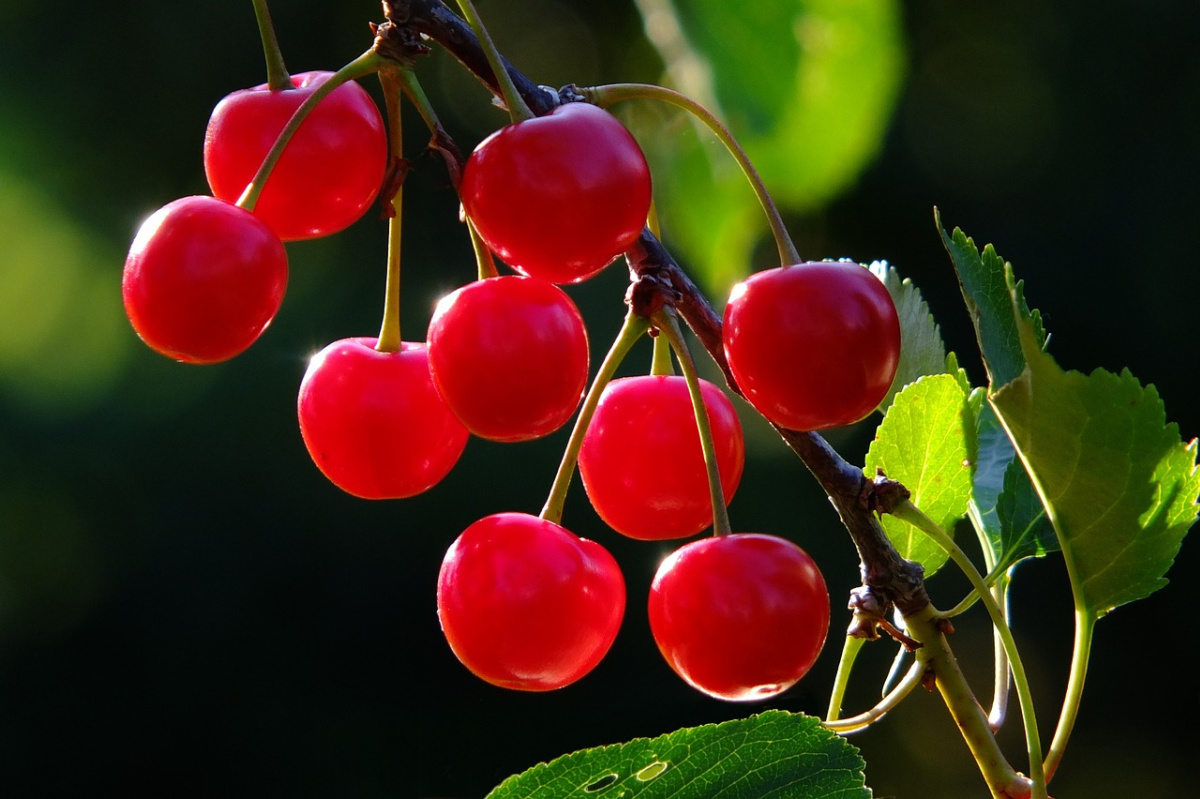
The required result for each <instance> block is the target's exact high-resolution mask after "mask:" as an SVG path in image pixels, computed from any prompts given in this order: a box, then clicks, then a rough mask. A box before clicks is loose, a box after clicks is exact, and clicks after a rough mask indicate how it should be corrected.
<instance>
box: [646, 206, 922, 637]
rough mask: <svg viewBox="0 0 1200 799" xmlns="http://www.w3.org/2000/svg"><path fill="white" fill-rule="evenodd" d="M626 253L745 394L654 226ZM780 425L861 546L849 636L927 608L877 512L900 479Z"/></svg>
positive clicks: (714, 318)
mask: <svg viewBox="0 0 1200 799" xmlns="http://www.w3.org/2000/svg"><path fill="white" fill-rule="evenodd" d="M625 257H626V260H628V262H629V268H630V272H631V278H632V279H633V280H634V282H635V284H636V283H638V282H639V281H649V282H650V285H652V286H658V287H667V288H669V289H670V291H671V293H672V294H673V295H674V296H673V298H672V300H671V301H673V302H674V304H675V307H676V310H678V312H679V314H680V316H682V317H683V319H684V321H686V322H687V324H688V326H689V327H690V328H691V329H692V331H693V332H694V333H695V334H696V337H697V338H698V339H699V340H700V343H701V344H702V345H703V346H704V349H705V350H707V351H708V354H709V356H710V357H712V359H713V361H714V362H715V363H716V364H717V366H718V367H719V368H720V369H721V372H722V373H723V374H724V375H725V381H726V383H728V385H729V388H730V390H732V391H734V392H736V393H737V394H739V395H741V394H742V391H741V389H740V388H739V387H738V385H737V381H736V380H735V379H734V377H733V373H732V372H731V371H730V369H729V363H728V361H726V359H725V348H724V344H723V343H722V340H721V317H720V316H718V315H717V313H716V311H715V310H713V307H712V305H711V304H710V303H709V301H708V300H707V298H705V296H704V294H703V293H702V292H701V291H700V289H699V288H697V286H696V284H695V283H694V282H693V281H692V279H691V278H690V277H688V276H687V274H686V273H685V272H684V271H683V270H682V269H681V268H680V267H679V265H678V264H677V263H676V262H675V259H674V258H673V257H672V256H671V254H670V253H669V252H668V251H667V250H666V248H665V247H663V246H662V243H661V242H659V241H658V239H657V238H655V236H654V234H652V233H651V232H650V231H649V230H648V229H647V230H643V231H642V235H641V237H640V238H639V239H638V241H637V242H636V243H635V244H634V245H633V247H632V248H630V250H629V251H628V252H626V253H625ZM775 430H776V431H777V432H778V433H779V435H780V436H781V437H782V438H783V440H784V442H785V443H786V444H787V445H788V447H789V448H790V449H791V450H792V452H794V453H796V455H797V456H798V457H799V458H800V460H801V461H802V462H803V463H804V465H805V466H806V467H807V468H808V470H809V471H810V472H811V473H812V475H813V476H814V477H815V478H816V479H817V482H819V483H820V484H821V487H822V488H823V489H825V493H826V494H828V495H829V498H830V500H831V501H832V502H833V505H834V508H836V509H837V512H838V515H839V516H840V517H841V520H842V524H844V525H845V527H846V530H847V531H848V532H849V533H850V538H851V539H852V540H853V541H854V546H855V548H856V549H857V551H858V556H859V560H860V564H861V565H860V570H861V576H862V581H863V587H862V588H860V589H857V590H856V592H855V594H854V596H853V598H852V600H851V608H852V609H853V610H854V611H855V616H856V624H855V625H854V626H852V627H851V634H854V635H859V636H862V637H874V636H875V635H877V633H876V631H875V628H876V626H877V625H878V621H877V620H878V619H885V618H886V614H887V612H888V610H889V609H890V608H891V607H892V606H893V605H894V606H895V607H896V608H897V609H898V610H899V611H900V612H901V613H902V614H904V615H908V614H910V613H915V612H917V611H919V610H921V609H922V608H924V607H925V606H926V605H928V604H929V596H928V595H927V594H926V592H925V583H924V579H923V570H922V569H921V566H920V564H918V563H914V562H912V561H909V560H905V559H904V558H902V557H900V553H899V552H897V551H896V548H895V547H894V546H892V542H891V540H889V539H888V537H887V534H886V533H884V531H883V527H882V526H880V524H879V520H878V518H877V517H876V515H875V513H874V511H876V510H878V509H880V507H881V504H882V503H884V502H886V501H887V499H886V497H888V496H889V495H890V494H892V493H895V492H896V491H897V490H900V491H903V487H902V486H900V485H899V484H898V483H895V482H894V481H889V480H882V481H880V480H874V481H873V480H869V479H868V478H867V477H866V476H865V475H864V474H863V473H862V470H861V469H859V468H857V467H855V466H854V465H852V464H851V463H849V462H848V461H846V460H845V459H844V458H843V457H842V456H841V455H839V454H838V453H837V451H836V450H834V449H833V447H831V446H829V443H828V442H827V441H826V440H825V439H824V438H823V437H822V436H820V435H819V434H817V433H811V432H801V431H797V430H788V429H786V428H783V427H779V426H778V425H776V426H775Z"/></svg>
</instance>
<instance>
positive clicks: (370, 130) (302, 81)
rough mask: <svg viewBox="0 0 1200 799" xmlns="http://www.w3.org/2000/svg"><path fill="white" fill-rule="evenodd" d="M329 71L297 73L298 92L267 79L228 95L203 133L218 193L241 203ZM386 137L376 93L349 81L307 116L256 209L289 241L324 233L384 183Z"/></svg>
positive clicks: (353, 214) (207, 167) (346, 220)
mask: <svg viewBox="0 0 1200 799" xmlns="http://www.w3.org/2000/svg"><path fill="white" fill-rule="evenodd" d="M332 74H333V73H331V72H304V73H300V74H297V75H293V76H292V83H293V85H294V86H295V87H296V88H295V89H284V90H280V91H272V90H270V89H268V88H267V85H266V84H262V85H261V86H255V87H253V88H251V89H242V90H239V91H236V92H233V93H232V94H230V95H227V96H226V97H225V98H224V99H223V100H221V102H219V103H217V106H216V108H214V109H213V112H212V116H211V118H210V119H209V122H208V131H207V132H206V134H205V137H204V171H205V173H206V174H207V175H208V184H209V186H210V187H211V188H212V192H213V194H214V195H215V196H217V197H222V198H224V199H227V200H237V199H238V198H239V197H240V196H241V194H242V192H243V191H245V189H246V186H247V184H249V183H250V181H251V179H252V178H253V177H254V174H255V172H257V171H258V168H259V166H261V165H262V162H263V159H264V158H265V157H266V155H267V152H268V151H269V150H270V149H271V146H272V145H273V144H274V143H275V139H276V138H278V136H279V133H280V131H282V130H283V127H284V125H286V124H287V122H288V120H289V119H291V117H292V114H293V113H294V112H295V111H296V109H297V108H299V107H300V104H301V103H303V102H304V100H305V99H306V98H307V97H309V96H310V95H311V94H312V93H313V92H314V91H316V89H317V88H318V87H319V86H320V85H321V84H323V83H324V82H325V81H327V80H328V79H329V77H330V76H331V75H332ZM386 164H387V134H386V131H385V129H384V124H383V118H382V117H381V116H380V114H379V109H378V107H376V105H375V103H374V101H373V100H372V99H371V96H370V95H369V94H367V92H366V90H365V89H363V87H362V86H360V85H359V84H357V83H355V82H354V81H350V82H348V83H344V84H342V85H341V86H338V87H337V88H336V89H334V90H333V91H332V92H331V93H330V94H329V95H328V96H327V97H325V98H324V99H323V100H321V102H320V103H318V104H317V107H316V108H314V109H313V110H312V112H311V113H310V114H309V115H308V117H306V118H305V120H304V122H303V123H302V124H301V125H300V127H299V128H298V129H297V131H296V134H295V135H294V136H293V137H292V139H291V141H290V142H289V143H288V145H287V148H286V149H285V150H284V152H283V155H282V156H281V157H280V159H279V161H278V162H277V163H276V165H275V168H274V169H273V170H272V171H271V176H270V178H268V180H267V183H266V186H265V187H264V188H263V192H262V194H261V196H260V197H259V199H258V202H257V204H256V205H255V206H254V213H256V214H257V215H258V216H260V217H262V218H263V219H264V220H266V222H267V224H269V225H270V226H271V227H272V228H273V229H274V230H275V231H276V232H277V233H278V234H279V237H280V238H281V239H283V240H284V241H296V240H299V239H311V238H315V237H317V236H327V235H329V234H331V233H336V232H338V231H339V230H342V229H344V228H346V227H348V226H349V225H350V224H351V223H352V222H354V221H356V220H357V219H358V218H359V217H360V216H362V214H363V212H364V211H365V210H366V209H367V208H368V207H369V206H370V205H371V203H372V202H373V201H374V199H375V195H376V193H377V192H378V190H379V187H380V184H381V183H382V182H383V173H384V168H385V166H386Z"/></svg>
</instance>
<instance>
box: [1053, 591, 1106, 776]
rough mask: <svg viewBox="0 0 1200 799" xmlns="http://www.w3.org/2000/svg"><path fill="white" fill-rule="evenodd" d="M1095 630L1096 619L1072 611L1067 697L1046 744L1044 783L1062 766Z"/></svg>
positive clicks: (1081, 697)
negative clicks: (1073, 616)
mask: <svg viewBox="0 0 1200 799" xmlns="http://www.w3.org/2000/svg"><path fill="white" fill-rule="evenodd" d="M1095 628H1096V617H1095V616H1094V615H1093V614H1091V613H1089V612H1087V611H1085V610H1080V609H1079V608H1076V610H1075V646H1074V649H1073V650H1072V651H1071V676H1070V677H1069V678H1068V679H1067V694H1066V698H1065V699H1064V700H1063V707H1062V712H1061V713H1060V714H1059V717H1058V727H1056V728H1055V730H1054V738H1053V740H1051V741H1050V751H1049V752H1048V753H1047V754H1046V764H1045V769H1046V781H1047V782H1049V781H1050V779H1051V778H1052V777H1053V776H1054V772H1056V771H1058V764H1059V763H1060V762H1062V756H1063V752H1064V751H1065V750H1066V748H1067V740H1068V739H1069V738H1070V737H1071V731H1072V730H1073V729H1074V728H1075V719H1076V718H1077V717H1078V715H1079V706H1080V703H1081V702H1082V700H1083V683H1084V681H1085V680H1086V679H1087V670H1088V660H1090V659H1091V653H1092V636H1093V633H1094V632H1095Z"/></svg>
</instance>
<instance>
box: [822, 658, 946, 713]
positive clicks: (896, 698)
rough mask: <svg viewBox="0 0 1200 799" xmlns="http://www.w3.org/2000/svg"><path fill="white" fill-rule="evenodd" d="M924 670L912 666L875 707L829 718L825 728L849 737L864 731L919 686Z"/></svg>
mask: <svg viewBox="0 0 1200 799" xmlns="http://www.w3.org/2000/svg"><path fill="white" fill-rule="evenodd" d="M856 640H861V639H856ZM925 668H926V667H925V664H924V663H921V662H919V661H918V662H916V663H914V664H912V666H911V667H910V668H909V670H908V672H907V673H906V674H905V675H904V679H903V680H901V681H900V682H899V683H898V684H897V685H896V687H895V688H893V689H892V690H891V691H890V692H888V694H887V696H885V697H884V698H883V699H881V700H880V701H879V704H877V705H875V707H873V708H871V709H870V710H868V711H867V712H866V713H860V714H858V715H857V716H851V717H850V718H847V719H832V718H831V719H829V720H828V721H826V722H825V726H826V727H828V728H829V729H831V730H833V731H834V732H836V733H837V734H839V735H849V734H850V733H852V732H860V731H862V730H865V729H866V728H867V727H869V726H871V725H872V724H874V723H875V722H877V721H879V720H880V719H881V718H883V717H884V716H886V715H887V714H888V713H889V712H891V711H892V710H893V709H895V707H896V706H897V705H899V704H900V702H902V701H903V700H904V698H905V697H907V696H908V695H909V694H910V693H912V689H914V688H916V687H917V686H918V685H920V684H921V680H922V679H924V677H925Z"/></svg>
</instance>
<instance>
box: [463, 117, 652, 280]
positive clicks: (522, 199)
mask: <svg viewBox="0 0 1200 799" xmlns="http://www.w3.org/2000/svg"><path fill="white" fill-rule="evenodd" d="M459 193H460V195H461V196H462V202H463V208H464V209H465V210H466V213H467V216H468V217H469V218H470V219H471V221H472V222H473V223H474V224H475V227H476V229H477V230H478V232H479V235H480V236H481V237H482V238H483V240H484V241H485V242H487V244H488V246H489V247H490V248H491V249H492V250H493V251H495V253H496V254H497V255H499V256H500V257H501V258H503V259H504V260H505V261H506V262H507V263H509V264H511V265H512V266H513V267H514V268H515V269H516V270H517V271H519V272H521V273H523V274H526V275H529V276H530V277H539V278H542V279H543V280H548V281H550V282H551V283H575V282H578V281H580V280H585V279H587V278H589V277H591V276H592V275H594V274H596V273H597V272H599V271H600V270H601V269H603V268H604V267H605V266H607V265H608V264H609V263H611V262H612V260H613V259H614V258H616V257H617V256H618V255H620V254H621V253H622V252H624V251H625V250H627V249H629V247H630V245H632V244H633V242H634V241H635V240H636V239H637V237H638V236H639V235H640V234H641V232H642V228H643V227H644V226H645V224H646V215H647V214H648V213H649V211H650V169H649V167H648V166H647V164H646V157H645V155H643V153H642V150H641V148H640V147H639V146H638V144H637V142H636V141H635V140H634V138H633V136H632V135H631V134H630V133H629V131H628V130H626V129H625V127H624V126H623V125H622V124H621V123H620V122H618V121H617V119H616V117H614V116H612V115H611V114H609V113H608V112H607V111H604V110H602V109H600V108H597V107H596V106H594V105H591V104H589V103H582V102H578V103H566V104H564V105H561V106H559V107H558V108H556V109H554V110H553V111H551V112H550V113H549V114H547V115H545V116H541V117H536V118H534V119H528V120H524V121H522V122H516V123H514V124H512V125H508V126H507V127H504V128H501V129H500V130H498V131H496V132H495V133H493V134H492V135H491V136H489V137H488V138H486V139H484V140H483V141H482V142H481V143H480V144H479V146H478V147H476V148H475V151H474V152H473V153H471V157H470V158H468V159H467V163H466V166H465V167H464V168H463V175H462V183H461V185H460V187H459Z"/></svg>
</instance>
